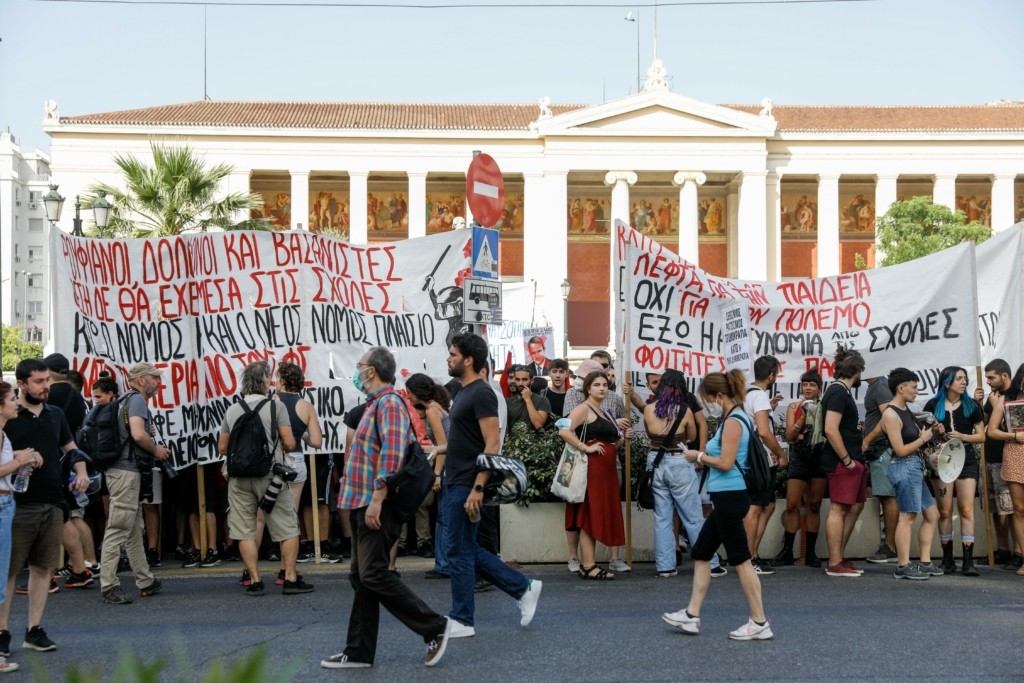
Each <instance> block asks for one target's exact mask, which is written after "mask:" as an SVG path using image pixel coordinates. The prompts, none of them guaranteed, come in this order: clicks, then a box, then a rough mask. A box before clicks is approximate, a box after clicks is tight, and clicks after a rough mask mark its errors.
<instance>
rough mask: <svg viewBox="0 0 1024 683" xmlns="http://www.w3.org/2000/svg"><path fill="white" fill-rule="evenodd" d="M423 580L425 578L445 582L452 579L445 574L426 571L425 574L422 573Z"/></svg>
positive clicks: (433, 570)
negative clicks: (443, 580)
mask: <svg viewBox="0 0 1024 683" xmlns="http://www.w3.org/2000/svg"><path fill="white" fill-rule="evenodd" d="M423 578H425V579H445V580H447V579H450V578H452V577H450V576H448V575H447V574H442V573H441V572H439V571H437V570H436V569H428V570H427V571H426V572H424V574H423Z"/></svg>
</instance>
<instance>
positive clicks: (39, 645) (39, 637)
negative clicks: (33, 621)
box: [21, 626, 57, 652]
mask: <svg viewBox="0 0 1024 683" xmlns="http://www.w3.org/2000/svg"><path fill="white" fill-rule="evenodd" d="M21 646H22V647H24V648H28V649H29V650H35V651H36V652H52V651H54V650H56V649H57V643H55V642H53V641H52V640H50V639H49V638H47V637H46V631H44V630H43V627H42V626H33V627H32V628H30V629H28V630H27V631H25V642H24V643H22V644H21Z"/></svg>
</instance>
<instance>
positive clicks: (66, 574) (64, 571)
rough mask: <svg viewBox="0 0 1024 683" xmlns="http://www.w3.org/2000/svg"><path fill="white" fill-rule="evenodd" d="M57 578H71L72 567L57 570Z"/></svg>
mask: <svg viewBox="0 0 1024 683" xmlns="http://www.w3.org/2000/svg"><path fill="white" fill-rule="evenodd" d="M57 576H59V577H61V578H62V579H66V578H68V577H69V576H71V565H70V564H66V563H65V565H64V566H63V567H61V568H60V569H58V570H57ZM4 656H5V655H0V657H4Z"/></svg>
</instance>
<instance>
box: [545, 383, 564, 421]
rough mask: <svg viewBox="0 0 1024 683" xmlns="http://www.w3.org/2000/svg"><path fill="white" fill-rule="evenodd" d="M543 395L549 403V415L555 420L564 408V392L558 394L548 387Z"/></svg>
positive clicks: (560, 415)
mask: <svg viewBox="0 0 1024 683" xmlns="http://www.w3.org/2000/svg"><path fill="white" fill-rule="evenodd" d="M544 397H545V398H547V400H548V403H550V404H551V413H550V417H551V418H552V419H555V420H557V419H558V418H560V417H562V410H563V409H564V408H565V392H564V391H563V392H562V393H560V394H559V393H557V392H554V391H551V390H550V389H548V393H546V394H544Z"/></svg>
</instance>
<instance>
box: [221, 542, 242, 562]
mask: <svg viewBox="0 0 1024 683" xmlns="http://www.w3.org/2000/svg"><path fill="white" fill-rule="evenodd" d="M222 557H223V558H224V561H225V562H241V561H242V556H241V555H239V554H238V548H236V547H235V546H233V545H229V546H228V547H227V548H225V549H224V553H223V554H222Z"/></svg>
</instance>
